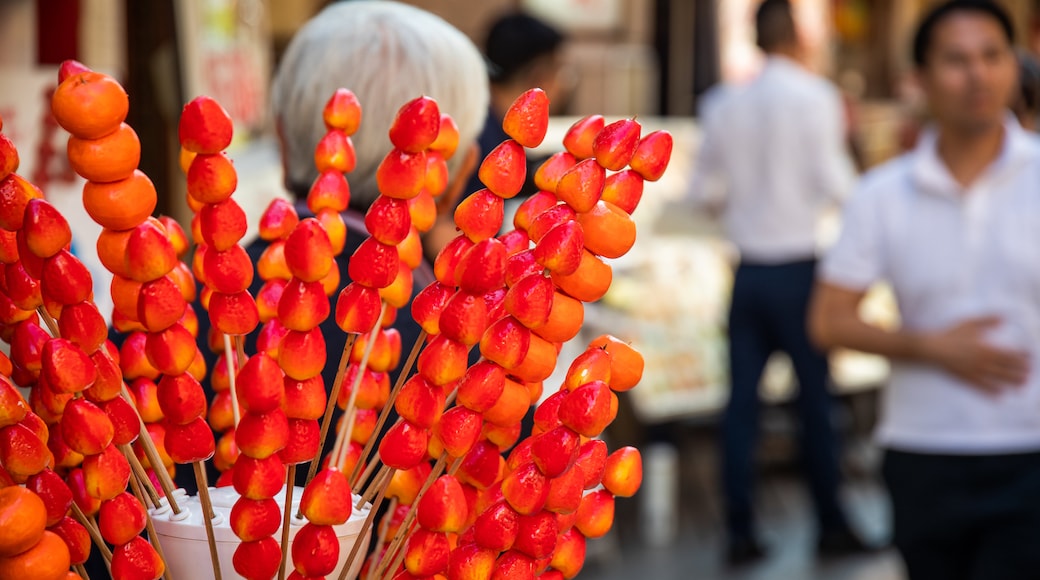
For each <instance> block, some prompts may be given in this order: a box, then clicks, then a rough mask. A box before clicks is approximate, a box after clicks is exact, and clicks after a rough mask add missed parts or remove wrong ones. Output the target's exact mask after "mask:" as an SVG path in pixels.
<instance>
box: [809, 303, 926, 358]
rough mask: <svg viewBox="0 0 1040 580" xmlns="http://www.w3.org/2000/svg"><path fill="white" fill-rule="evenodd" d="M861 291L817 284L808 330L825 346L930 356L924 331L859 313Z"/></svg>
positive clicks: (883, 354) (909, 356) (922, 356)
mask: <svg viewBox="0 0 1040 580" xmlns="http://www.w3.org/2000/svg"><path fill="white" fill-rule="evenodd" d="M861 299H862V293H854V292H850V291H847V290H842V289H837V288H835V287H832V286H828V285H826V284H823V285H821V286H820V287H818V288H817V290H816V294H815V296H814V298H813V303H812V305H811V308H810V313H809V334H810V336H811V337H812V340H813V342H814V343H815V344H816V346H817V347H819V348H821V349H823V350H830V349H833V348H848V349H852V350H858V351H862V352H868V353H872V354H878V355H882V356H886V357H889V358H893V359H905V360H921V361H927V360H931V355H930V349H929V339H928V336H927V335H925V334H921V333H917V332H911V331H906V330H894V331H893V330H886V329H883V328H879V327H877V326H874V325H872V324H869V323H867V322H864V321H863V320H862V319H861V318H860V317H859V302H860V300H861Z"/></svg>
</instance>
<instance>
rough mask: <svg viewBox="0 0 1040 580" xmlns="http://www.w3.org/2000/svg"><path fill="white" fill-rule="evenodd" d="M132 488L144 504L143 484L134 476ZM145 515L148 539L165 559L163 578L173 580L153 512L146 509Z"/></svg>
mask: <svg viewBox="0 0 1040 580" xmlns="http://www.w3.org/2000/svg"><path fill="white" fill-rule="evenodd" d="M130 488H131V489H132V490H133V492H134V495H135V496H137V501H139V502H141V503H142V504H144V494H143V493H141V484H140V483H139V482H138V481H137V479H136V478H134V477H131V478H130ZM144 515H145V520H144V526H145V529H146V530H148V540H149V541H150V542H151V543H152V547H154V548H155V553H157V554H159V559H160V560H162V561H163V578H166V580H173V574H171V573H170V567H169V566H168V565H166V554H164V553H163V549H162V544H161V543H160V542H159V536H158V534H156V533H155V525H154V524H153V522H152V514H150V513H148V511H147V510H146V511H145V512H144Z"/></svg>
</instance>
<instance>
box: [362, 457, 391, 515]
mask: <svg viewBox="0 0 1040 580" xmlns="http://www.w3.org/2000/svg"><path fill="white" fill-rule="evenodd" d="M372 466H373V467H374V466H375V462H372ZM395 471H397V470H395V469H393V468H392V467H390V466H383V467H382V468H380V472H379V474H378V475H376V476H375V479H373V480H372V484H371V485H369V486H368V489H366V490H365V493H363V494H360V495H361V498H360V499H359V500H358V509H361V506H362V505H364V504H365V502H366V501H368V500H370V499H372V496H373V495H374V494H375V492H376V491H378V490H379V487H380V485H379V484H378V482H380V481H383V480H384V479H385V478H386V477H387V473H389V474H390V477H393V474H394V472H395ZM365 479H368V471H367V470H366V471H365ZM386 483H389V480H387V481H386Z"/></svg>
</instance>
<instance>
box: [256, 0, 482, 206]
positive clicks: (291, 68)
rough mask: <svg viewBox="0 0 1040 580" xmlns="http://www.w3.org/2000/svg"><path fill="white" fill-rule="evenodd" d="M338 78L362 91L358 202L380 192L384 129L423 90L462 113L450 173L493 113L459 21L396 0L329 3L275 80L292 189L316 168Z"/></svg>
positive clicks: (477, 59) (274, 102) (355, 180)
mask: <svg viewBox="0 0 1040 580" xmlns="http://www.w3.org/2000/svg"><path fill="white" fill-rule="evenodd" d="M341 87H342V88H347V89H350V90H351V91H353V92H354V94H355V95H357V97H358V100H359V101H360V102H361V109H362V115H361V126H360V128H359V129H358V132H357V133H355V134H354V136H353V137H352V140H353V142H354V147H355V148H356V150H357V168H356V169H355V170H354V171H353V172H351V173H348V174H347V180H348V181H349V182H350V187H351V205H352V206H354V207H356V208H358V209H364V208H367V207H368V206H369V205H370V204H371V203H372V201H374V200H375V198H376V197H377V196H378V194H379V192H378V190H377V188H376V180H375V174H376V168H377V167H378V166H379V162H380V161H381V160H382V159H383V157H384V156H385V155H386V153H387V152H388V151H390V148H391V145H390V138H389V136H388V133H387V132H388V130H389V129H390V124H391V122H392V121H393V119H394V116H395V115H396V114H397V110H398V109H399V108H400V107H401V106H402V105H404V104H405V103H406V102H408V101H410V100H411V99H414V98H415V97H418V96H420V95H426V96H428V97H431V98H433V99H436V101H437V104H438V105H439V107H440V110H441V112H442V113H447V114H449V115H451V116H452V118H454V119H455V122H456V124H458V126H459V150H458V152H457V153H456V155H455V156H454V157H453V158H452V159H451V160H449V162H448V167H449V170H450V171H452V177H453V178H454V177H455V175H454V173H455V171H456V170H457V169H458V166H459V165H460V163H461V161H462V159H463V158H464V157H465V154H466V148H467V147H469V146H470V144H471V143H473V142H474V141H475V140H476V138H477V135H478V134H479V133H480V130H481V129H482V127H483V124H484V120H485V118H486V116H487V107H488V77H487V68H486V66H485V64H484V60H483V58H482V57H481V55H480V52H479V51H478V50H477V48H476V47H475V46H474V45H473V43H472V42H471V41H470V40H469V39H468V38H467V37H466V36H465V35H464V34H462V32H460V31H459V30H458V29H456V28H455V27H454V26H452V25H451V24H448V23H447V22H445V21H444V20H442V19H441V18H440V17H438V16H435V15H433V14H431V13H429V12H426V11H425V10H421V9H419V8H415V7H413V6H409V5H407V4H400V3H397V2H389V1H384V0H352V1H349V2H337V3H334V4H331V5H329V6H328V7H326V8H325V9H324V10H322V11H321V12H320V13H318V15H317V16H315V17H314V18H312V19H311V20H310V21H309V22H307V23H306V24H305V25H304V26H303V27H302V28H301V29H300V30H299V31H298V32H297V33H296V35H295V36H294V37H293V39H292V41H291V42H290V43H289V47H288V48H287V50H286V52H285V55H284V57H283V58H282V62H281V64H280V65H279V67H278V72H277V74H276V75H275V79H274V83H273V85H272V88H271V106H272V108H273V112H274V118H275V121H276V122H277V123H278V124H279V128H280V131H281V137H282V158H283V163H284V165H285V171H286V176H285V181H286V184H287V186H289V187H290V189H293V190H294V191H295V192H299V191H301V190H302V191H306V188H307V187H309V186H310V184H311V183H312V182H313V181H314V179H315V178H316V177H317V170H316V169H315V167H314V148H315V146H316V145H317V144H318V141H319V140H320V139H321V137H322V136H323V135H324V134H325V125H324V123H323V121H322V109H323V108H324V107H325V103H326V102H327V101H328V99H329V97H331V96H332V93H333V92H334V91H335V90H336V89H338V88H341Z"/></svg>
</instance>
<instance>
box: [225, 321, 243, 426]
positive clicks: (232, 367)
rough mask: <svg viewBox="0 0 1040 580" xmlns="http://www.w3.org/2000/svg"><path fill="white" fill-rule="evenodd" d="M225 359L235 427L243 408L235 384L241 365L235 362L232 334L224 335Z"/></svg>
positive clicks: (240, 417) (240, 418)
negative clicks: (239, 404)
mask: <svg viewBox="0 0 1040 580" xmlns="http://www.w3.org/2000/svg"><path fill="white" fill-rule="evenodd" d="M224 360H225V361H226V362H227V372H228V383H229V384H230V385H231V415H232V417H234V418H235V428H236V429H237V428H238V422H239V421H241V420H242V410H241V409H240V408H239V406H238V387H237V386H236V385H235V376H236V375H237V374H238V368H239V365H238V364H235V363H236V360H235V350H234V349H233V348H232V346H231V335H228V334H225V335H224Z"/></svg>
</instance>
